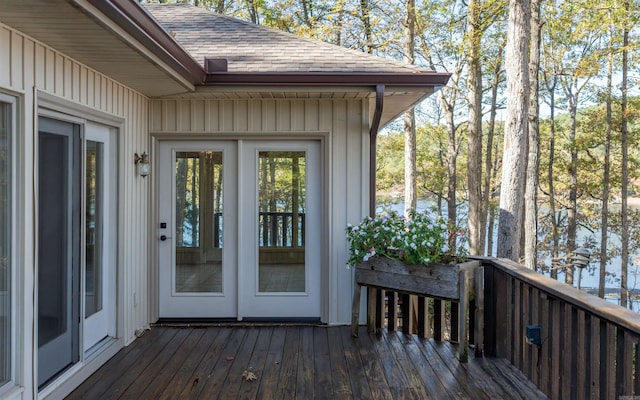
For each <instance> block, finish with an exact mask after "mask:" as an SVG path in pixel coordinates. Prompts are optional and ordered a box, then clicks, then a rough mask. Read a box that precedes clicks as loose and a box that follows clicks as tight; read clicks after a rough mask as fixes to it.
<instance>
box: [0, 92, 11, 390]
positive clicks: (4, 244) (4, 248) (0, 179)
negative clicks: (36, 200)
mask: <svg viewBox="0 0 640 400" xmlns="http://www.w3.org/2000/svg"><path fill="white" fill-rule="evenodd" d="M10 112H11V105H10V104H6V103H1V102H0V338H2V339H0V341H1V343H0V386H1V385H2V384H3V383H5V382H7V381H9V379H10V376H11V375H10V372H11V369H10V367H11V334H10V333H11V320H10V318H9V317H10V315H11V301H10V300H11V297H10V289H11V263H10V262H9V261H10V251H9V250H10V249H11V212H10V209H11V201H10V199H11V197H10V194H11V187H10V183H11V168H10V165H11V164H10V156H11V146H10V138H11V124H12V121H11V114H10Z"/></svg>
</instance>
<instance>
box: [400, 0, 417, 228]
mask: <svg viewBox="0 0 640 400" xmlns="http://www.w3.org/2000/svg"><path fill="white" fill-rule="evenodd" d="M405 8H406V9H407V13H406V16H405V21H404V39H403V41H402V50H403V53H404V61H405V62H406V63H407V64H413V63H414V61H415V57H414V54H415V46H414V41H415V28H416V15H415V0H406V1H405ZM416 189H417V183H416V118H415V110H414V108H413V107H412V108H411V109H410V110H408V111H407V112H406V113H405V114H404V215H409V212H408V211H409V210H415V209H416V206H417V202H418V196H417V193H416Z"/></svg>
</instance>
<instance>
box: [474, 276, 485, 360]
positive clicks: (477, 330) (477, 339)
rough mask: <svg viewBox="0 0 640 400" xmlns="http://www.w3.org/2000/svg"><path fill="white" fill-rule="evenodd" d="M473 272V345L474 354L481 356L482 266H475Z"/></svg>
mask: <svg viewBox="0 0 640 400" xmlns="http://www.w3.org/2000/svg"><path fill="white" fill-rule="evenodd" d="M473 273H474V284H475V288H474V292H475V300H474V304H475V307H474V314H475V316H474V318H473V321H474V324H473V329H474V333H473V341H474V345H475V349H476V350H475V355H476V356H482V353H483V351H484V267H483V266H482V265H481V266H480V267H478V268H476V269H475V271H473Z"/></svg>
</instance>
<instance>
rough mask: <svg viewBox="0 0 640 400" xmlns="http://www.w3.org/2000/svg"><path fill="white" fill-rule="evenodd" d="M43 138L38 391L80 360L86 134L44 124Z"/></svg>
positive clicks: (50, 122)
mask: <svg viewBox="0 0 640 400" xmlns="http://www.w3.org/2000/svg"><path fill="white" fill-rule="evenodd" d="M39 121H40V123H39V124H40V128H41V130H40V132H39V136H38V210H37V213H38V240H37V246H38V385H39V386H40V387H42V386H43V385H44V384H46V383H47V381H49V380H50V379H52V378H53V377H55V376H56V375H57V374H58V373H60V372H61V371H63V370H64V369H66V368H67V367H68V366H69V365H72V364H73V363H75V362H77V361H78V358H79V344H78V343H79V325H78V321H79V317H80V316H79V311H80V306H79V304H80V301H79V300H80V299H79V293H80V279H79V275H80V265H81V260H80V248H81V236H80V231H81V230H80V220H81V214H80V213H81V211H80V210H81V201H80V200H81V198H80V193H81V191H80V185H79V183H80V173H81V170H80V164H81V163H80V162H79V159H78V157H79V155H80V152H81V148H80V130H79V126H77V125H73V124H70V123H66V122H61V121H55V120H48V119H45V118H41V119H40V120H39Z"/></svg>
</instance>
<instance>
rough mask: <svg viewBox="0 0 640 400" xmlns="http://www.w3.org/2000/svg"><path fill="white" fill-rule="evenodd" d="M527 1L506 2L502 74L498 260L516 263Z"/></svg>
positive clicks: (526, 78)
mask: <svg viewBox="0 0 640 400" xmlns="http://www.w3.org/2000/svg"><path fill="white" fill-rule="evenodd" d="M529 14H530V1H529V0H509V23H508V28H507V47H506V51H505V70H506V75H507V95H506V97H507V109H506V121H505V134H504V136H505V137H504V152H503V164H502V184H501V188H500V215H499V226H498V252H497V255H498V257H503V258H508V259H511V260H514V261H517V258H518V255H519V253H520V232H521V228H522V199H523V197H524V179H525V163H524V160H525V157H526V149H527V134H528V127H527V125H528V121H527V110H528V104H529V23H530V17H529Z"/></svg>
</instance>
